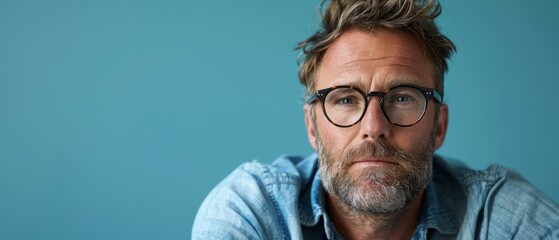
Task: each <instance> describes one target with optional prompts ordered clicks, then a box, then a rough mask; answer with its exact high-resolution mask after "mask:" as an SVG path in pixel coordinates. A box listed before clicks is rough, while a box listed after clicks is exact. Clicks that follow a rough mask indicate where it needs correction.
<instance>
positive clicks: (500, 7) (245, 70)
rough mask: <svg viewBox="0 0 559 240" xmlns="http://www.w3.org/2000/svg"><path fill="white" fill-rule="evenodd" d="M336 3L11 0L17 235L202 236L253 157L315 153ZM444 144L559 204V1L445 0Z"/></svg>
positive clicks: (8, 138) (11, 232) (9, 62)
mask: <svg viewBox="0 0 559 240" xmlns="http://www.w3.org/2000/svg"><path fill="white" fill-rule="evenodd" d="M317 5H318V1H317V0H313V1H307V0H304V1H303V0H283V1H248V0H237V1H187V0H183V1H178V0H160V1H145V0H140V1H131V0H110V1H108V0H100V1H70V0H52V1H38V0H25V1H20V0H0V239H189V238H190V232H191V227H192V222H193V219H194V216H195V213H196V211H197V208H198V206H199V205H200V203H201V202H202V200H203V198H204V197H205V195H206V194H207V193H208V192H209V191H210V190H211V188H212V187H213V186H215V185H216V184H217V183H218V182H219V181H220V180H221V179H223V178H224V177H225V176H226V175H227V174H228V173H229V172H231V171H232V170H233V169H234V168H235V167H236V166H238V165H239V164H241V163H242V162H246V161H251V160H253V159H259V160H260V161H263V162H271V161H272V160H273V159H275V158H276V157H277V156H279V155H282V154H296V155H308V154H310V153H311V151H312V149H311V148H310V146H309V144H308V142H307V137H306V134H305V127H304V123H303V111H302V100H301V97H302V94H303V88H302V87H301V86H300V85H299V83H298V79H297V64H296V59H297V56H298V53H297V52H295V51H293V49H294V47H295V45H296V43H297V42H298V41H300V40H303V39H304V38H305V37H307V36H309V35H310V34H311V33H312V32H313V31H314V30H315V21H316V17H315V16H314V14H315V12H316V9H317ZM442 5H443V14H442V16H441V17H440V19H439V20H438V23H439V24H440V26H441V29H442V31H443V32H444V33H445V34H447V35H448V36H449V37H450V38H451V39H453V40H454V41H455V43H456V45H457V46H458V53H457V54H456V55H454V56H453V57H452V60H451V62H450V71H449V73H448V75H447V78H446V95H447V99H446V101H447V103H448V104H449V106H450V128H449V131H448V135H447V138H446V142H445V144H444V146H443V147H442V149H440V151H439V153H440V154H442V155H445V156H450V157H453V158H457V159H461V160H463V161H465V162H466V163H467V164H469V165H470V166H471V167H473V168H485V167H487V166H488V165H489V164H491V163H499V164H502V165H504V166H507V167H511V168H514V169H517V170H518V171H519V172H520V173H521V174H522V175H523V176H524V177H525V178H526V179H528V180H529V181H530V182H531V183H533V184H534V185H535V186H537V187H538V188H540V189H541V190H542V191H543V192H545V193H547V194H548V195H549V196H550V197H551V198H553V199H554V200H555V201H559V188H558V187H557V184H558V180H559V177H558V175H557V170H558V169H559V158H558V157H557V151H556V150H557V149H556V148H558V142H559V141H558V140H557V136H558V135H559V126H558V124H559V107H558V103H559V100H558V99H559V97H558V95H557V92H558V89H559V79H558V77H557V76H558V74H557V71H558V69H559V66H558V61H557V58H558V56H559V47H558V45H557V43H559V28H558V27H557V25H558V24H559V17H558V16H559V15H557V12H556V10H557V9H559V2H558V1H553V0H534V1H520V0H516V1H505V0H499V1H497V0H489V1H488V0H468V1H450V0H443V1H442Z"/></svg>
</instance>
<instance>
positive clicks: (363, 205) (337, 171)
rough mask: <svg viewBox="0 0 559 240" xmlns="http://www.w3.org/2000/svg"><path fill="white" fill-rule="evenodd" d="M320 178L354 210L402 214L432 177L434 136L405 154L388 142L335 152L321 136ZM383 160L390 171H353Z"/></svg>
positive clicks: (328, 189)
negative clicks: (367, 162) (367, 160)
mask: <svg viewBox="0 0 559 240" xmlns="http://www.w3.org/2000/svg"><path fill="white" fill-rule="evenodd" d="M317 145H318V154H319V168H320V170H321V172H320V176H321V178H322V183H323V185H324V189H325V190H326V192H328V193H329V194H331V195H334V196H335V197H337V198H338V199H339V200H341V201H342V202H343V203H345V204H346V205H348V206H350V207H352V208H353V209H356V210H359V211H362V212H366V213H370V214H392V213H397V212H400V211H402V210H403V209H404V208H405V207H406V206H408V205H409V204H410V203H411V202H412V201H413V200H414V199H415V198H416V197H417V196H418V195H419V194H420V193H421V192H423V191H424V190H425V189H426V188H427V185H428V184H429V181H430V180H431V175H432V155H433V145H434V134H431V139H429V141H427V142H426V143H424V144H423V145H417V146H416V147H415V148H414V149H412V150H411V151H407V152H405V151H402V150H399V149H397V148H396V147H394V146H391V145H389V144H387V143H386V142H385V141H377V142H374V143H372V142H365V143H363V144H361V145H359V146H356V147H354V148H351V149H348V150H347V151H345V152H341V151H340V152H331V151H330V149H332V148H330V147H328V146H323V144H322V141H321V139H320V136H317ZM371 157H372V158H382V159H386V160H390V161H392V162H393V163H394V165H393V166H388V167H365V168H362V169H359V170H356V169H351V170H353V171H351V172H350V167H351V166H352V163H353V162H355V161H358V160H360V159H363V158H371Z"/></svg>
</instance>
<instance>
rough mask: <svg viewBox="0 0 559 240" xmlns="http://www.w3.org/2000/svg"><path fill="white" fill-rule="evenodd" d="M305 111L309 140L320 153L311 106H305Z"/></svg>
mask: <svg viewBox="0 0 559 240" xmlns="http://www.w3.org/2000/svg"><path fill="white" fill-rule="evenodd" d="M303 109H304V110H305V126H306V127H307V137H308V138H309V143H310V144H311V146H312V148H313V149H314V151H318V148H317V146H316V132H315V129H314V126H313V122H312V117H311V111H312V109H311V105H309V104H305V106H304V107H303Z"/></svg>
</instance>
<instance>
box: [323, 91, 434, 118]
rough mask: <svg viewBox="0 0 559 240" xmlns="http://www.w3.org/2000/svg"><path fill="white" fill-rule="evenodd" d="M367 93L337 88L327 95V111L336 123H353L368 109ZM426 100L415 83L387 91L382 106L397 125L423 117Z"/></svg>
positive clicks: (325, 109) (325, 103)
mask: <svg viewBox="0 0 559 240" xmlns="http://www.w3.org/2000/svg"><path fill="white" fill-rule="evenodd" d="M367 103H368V101H367V97H366V96H365V95H364V94H363V93H362V92H360V91H359V90H356V89H353V88H336V89H334V90H332V91H331V92H329V93H328V94H327V95H326V98H325V100H324V111H325V114H326V116H327V117H328V118H329V119H330V121H332V122H333V123H334V124H337V125H340V126H351V125H353V124H355V123H357V122H358V121H359V120H360V119H361V118H362V117H363V115H364V114H365V111H366V109H367ZM426 104H427V100H426V99H425V96H424V95H423V93H422V92H421V91H419V90H418V89H415V88H412V87H397V88H393V89H391V90H390V91H389V92H387V93H386V95H385V96H384V98H383V100H382V101H381V107H382V108H383V112H384V114H385V116H386V118H387V119H388V120H389V121H390V122H392V123H394V124H397V125H402V126H405V125H412V124H415V123H416V122H417V121H419V120H420V119H421V117H422V116H423V114H424V112H425V108H426Z"/></svg>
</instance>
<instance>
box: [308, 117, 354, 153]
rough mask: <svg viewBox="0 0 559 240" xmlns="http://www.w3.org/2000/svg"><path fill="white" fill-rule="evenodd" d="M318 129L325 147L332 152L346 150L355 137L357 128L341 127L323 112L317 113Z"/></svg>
mask: <svg viewBox="0 0 559 240" xmlns="http://www.w3.org/2000/svg"><path fill="white" fill-rule="evenodd" d="M316 124H317V131H318V136H319V138H320V140H321V141H322V145H323V147H326V148H328V150H329V151H330V152H339V151H344V150H345V149H346V148H347V147H348V146H349V145H350V143H351V141H352V140H353V139H354V138H355V132H356V130H355V129H356V128H355V127H354V128H340V127H336V126H334V125H333V124H332V123H330V122H329V121H328V119H326V117H324V116H323V115H322V114H320V115H318V114H317V119H316Z"/></svg>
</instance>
